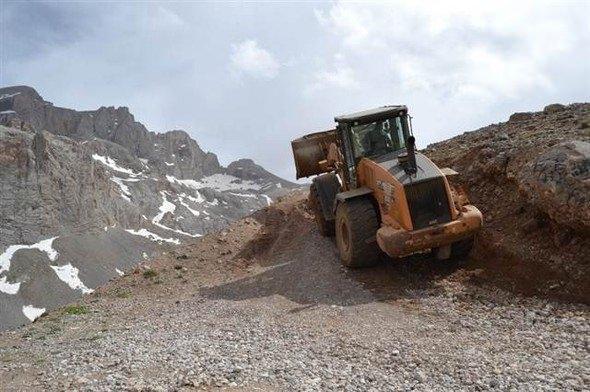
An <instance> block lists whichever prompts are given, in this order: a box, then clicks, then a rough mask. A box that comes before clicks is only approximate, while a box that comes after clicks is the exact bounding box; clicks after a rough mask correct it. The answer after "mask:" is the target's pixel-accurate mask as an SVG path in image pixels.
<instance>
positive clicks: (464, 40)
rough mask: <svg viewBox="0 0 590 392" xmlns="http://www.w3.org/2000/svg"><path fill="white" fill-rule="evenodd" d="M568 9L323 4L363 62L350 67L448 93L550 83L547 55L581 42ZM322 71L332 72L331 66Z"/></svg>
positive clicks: (505, 93)
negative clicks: (575, 42)
mask: <svg viewBox="0 0 590 392" xmlns="http://www.w3.org/2000/svg"><path fill="white" fill-rule="evenodd" d="M508 8H509V9H510V12H506V9H508ZM556 11H557V12H556ZM568 16H570V15H568V12H567V10H566V11H565V12H564V11H563V10H556V9H554V8H552V7H544V6H538V7H535V4H534V3H527V4H524V5H523V4H521V3H519V4H514V3H503V4H502V5H501V6H498V4H496V3H494V4H493V6H492V5H491V4H486V3H472V2H470V3H469V4H464V3H463V2H451V3H444V4H439V3H436V2H413V3H406V2H401V1H398V2H390V3H379V4H369V5H368V4H364V3H363V4H358V3H344V2H340V3H335V4H334V5H333V6H332V7H331V8H330V9H329V10H328V11H325V12H321V11H316V18H317V20H318V22H319V23H320V25H321V26H323V27H325V29H326V31H329V32H331V33H333V34H334V35H336V36H338V37H341V39H340V40H341V42H340V51H341V53H343V54H344V59H345V61H347V62H348V63H350V64H355V65H357V66H356V67H355V68H351V69H349V70H347V71H346V74H347V75H353V74H355V73H356V74H363V75H365V74H366V75H371V76H373V78H383V77H384V76H386V75H392V76H393V77H394V78H395V79H397V80H396V83H397V84H398V85H399V86H401V87H403V88H405V89H407V90H422V91H424V92H432V93H434V94H437V95H438V96H439V97H444V98H445V99H448V98H449V97H457V98H462V97H466V98H478V99H482V98H486V99H493V98H496V99H498V98H515V97H517V96H518V95H519V94H522V93H524V92H526V91H531V90H533V89H535V88H550V87H551V86H552V81H551V79H550V77H549V75H548V71H547V70H546V66H547V64H548V61H549V60H551V59H554V58H555V57H557V56H560V55H562V54H564V53H567V51H568V50H571V49H572V48H573V47H574V46H575V44H574V41H575V39H576V34H575V26H571V20H570V19H569V18H568ZM375 63H378V64H380V67H381V72H374V71H375V70H376V68H375V67H373V66H372V65H373V64H375ZM383 71H385V73H384V72H383ZM319 75H320V76H322V75H323V77H320V79H322V78H323V79H326V80H330V78H329V77H328V76H330V75H331V73H330V72H329V71H326V70H324V71H320V73H319ZM338 76H340V77H342V78H344V79H346V78H345V76H346V75H344V73H341V74H340V75H338ZM333 79H338V78H333ZM373 82H374V83H379V82H378V81H377V80H374V81H373ZM382 82H383V81H382ZM369 87H370V86H369Z"/></svg>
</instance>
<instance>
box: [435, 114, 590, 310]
mask: <svg viewBox="0 0 590 392" xmlns="http://www.w3.org/2000/svg"><path fill="white" fill-rule="evenodd" d="M425 153H426V154H427V155H429V156H430V157H431V158H433V160H434V161H435V162H437V163H438V164H439V165H441V166H450V167H452V168H453V169H455V170H456V171H458V172H460V176H459V178H458V181H459V182H460V183H461V184H462V185H463V186H464V187H465V188H466V189H467V190H468V193H469V195H470V198H471V201H472V202H473V203H474V204H475V205H477V206H478V207H480V208H481V210H482V212H483V213H484V218H485V223H484V228H483V230H482V232H481V234H480V235H479V236H478V240H477V244H476V247H475V252H474V257H475V258H476V260H477V264H476V265H477V266H478V267H479V268H481V270H482V271H484V273H485V276H486V277H487V278H490V279H493V280H494V281H496V282H503V283H504V284H505V285H506V286H508V287H510V288H511V289H512V290H516V291H522V292H527V293H541V294H547V295H551V296H557V297H563V298H574V299H577V300H580V301H584V302H590V104H587V103H583V104H572V105H569V106H564V105H559V104H554V105H549V106H547V107H546V108H545V109H544V110H543V111H542V112H536V113H515V114H513V115H512V116H511V117H510V119H509V120H508V121H507V122H504V123H499V124H493V125H490V126H487V127H484V128H481V129H478V130H476V131H473V132H466V133H464V134H463V135H460V136H457V137H455V138H452V139H450V140H447V141H444V142H441V143H436V144H433V145H431V146H428V148H427V149H426V151H425Z"/></svg>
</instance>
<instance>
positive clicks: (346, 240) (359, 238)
mask: <svg viewBox="0 0 590 392" xmlns="http://www.w3.org/2000/svg"><path fill="white" fill-rule="evenodd" d="M378 229H379V215H378V214H377V212H376V210H375V207H374V206H373V203H372V202H371V200H370V199H368V198H358V199H352V200H347V201H345V202H342V203H340V204H339V205H338V208H337V209H336V245H337V246H338V253H339V254H340V260H341V261H342V264H343V265H345V266H347V267H350V268H362V267H370V266H373V265H375V264H377V263H378V262H379V261H380V259H381V255H382V253H381V249H380V248H379V245H378V244H377V240H376V234H377V230H378Z"/></svg>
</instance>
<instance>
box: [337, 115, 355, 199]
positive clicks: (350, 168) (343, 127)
mask: <svg viewBox="0 0 590 392" xmlns="http://www.w3.org/2000/svg"><path fill="white" fill-rule="evenodd" d="M336 130H337V132H338V135H339V136H340V140H341V143H342V155H343V156H344V165H345V166H346V170H343V172H344V173H343V174H344V176H345V177H346V178H345V181H344V183H345V184H348V189H355V188H357V187H358V183H357V177H356V160H355V158H354V151H353V146H352V139H351V137H350V125H349V124H347V123H339V124H338V126H337V127H336Z"/></svg>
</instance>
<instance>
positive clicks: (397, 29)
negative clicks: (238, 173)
mask: <svg viewBox="0 0 590 392" xmlns="http://www.w3.org/2000/svg"><path fill="white" fill-rule="evenodd" d="M0 3H1V14H2V15H1V26H0V27H1V32H0V34H1V35H0V46H1V53H0V57H1V63H0V85H2V86H8V85H16V84H26V85H30V86H33V87H35V88H36V89H37V90H38V91H39V93H40V94H41V95H42V96H43V97H44V98H45V99H47V100H49V101H52V102H54V103H55V104H56V105H59V106H65V107H71V108H75V109H95V108H97V107H99V106H128V107H130V109H131V112H132V113H134V114H135V117H136V119H137V120H139V121H141V122H143V123H144V124H145V125H146V126H147V127H148V128H149V129H150V130H153V131H157V132H163V131H166V130H170V129H184V130H186V131H188V132H189V133H190V134H191V135H192V136H193V137H195V139H196V140H197V141H198V142H199V143H200V145H201V146H202V147H203V148H204V149H206V150H210V151H213V152H215V153H216V154H217V155H218V156H219V158H220V160H221V162H222V163H224V164H228V163H229V162H230V161H232V160H234V159H237V158H241V157H250V158H253V159H254V160H255V161H257V162H258V163H260V164H262V165H263V166H265V167H266V168H268V169H270V170H271V171H273V172H275V173H277V174H279V175H281V176H284V177H285V178H288V179H293V177H294V174H293V173H294V170H293V163H292V157H291V152H290V143H289V142H290V140H291V139H293V138H295V137H297V136H299V135H302V134H304V133H307V132H310V131H315V130H321V129H324V128H327V127H330V126H331V125H332V121H333V117H334V116H335V115H337V114H342V113H346V112H350V111H356V110H361V109H366V108H370V107H374V106H381V105H385V104H407V105H408V106H409V107H410V111H411V113H412V114H413V116H414V130H415V133H416V134H417V140H418V144H419V147H425V146H426V145H427V144H428V143H431V142H434V141H438V140H443V139H445V138H447V137H449V136H452V135H456V134H459V133H462V132H464V131H467V130H473V129H476V128H478V127H481V126H484V125H487V124H490V123H494V122H500V121H505V120H506V119H507V117H508V116H509V115H510V114H511V113H513V112H516V111H529V110H540V109H541V108H542V107H543V106H544V105H546V104H549V103H553V102H563V103H568V102H580V101H588V100H590V50H589V49H588V48H590V23H589V22H588V20H589V19H590V2H589V1H580V2H574V1H569V2H565V1H564V2H542V1H535V2H530V3H528V2H525V1H509V2H502V1H494V2H491V1H488V2H483V3H477V2H474V1H466V2H448V3H444V4H443V2H440V1H436V2H414V1H412V2H398V1H392V2H387V3H385V2H380V3H341V2H325V3H321V2H314V3H307V2H306V3H303V2H297V3H295V2H293V3H288V2H274V3H262V2H258V3H256V2H254V3H243V2H240V3H226V4H221V3H213V2H140V1H136V2H90V1H89V2H84V1H75V2H74V1H72V2H66V1H60V2H57V1H55V2H25V1H18V2H16V1H10V0H0Z"/></svg>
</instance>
